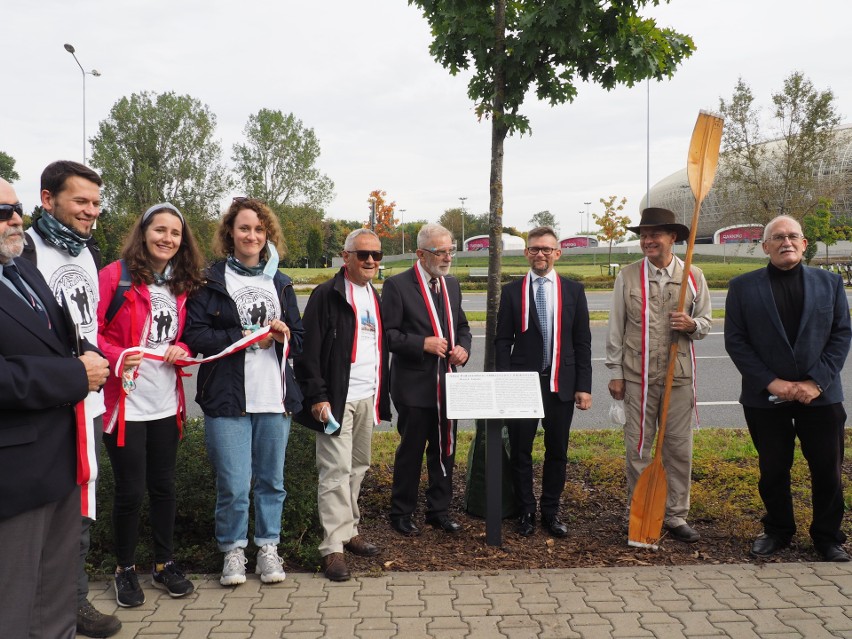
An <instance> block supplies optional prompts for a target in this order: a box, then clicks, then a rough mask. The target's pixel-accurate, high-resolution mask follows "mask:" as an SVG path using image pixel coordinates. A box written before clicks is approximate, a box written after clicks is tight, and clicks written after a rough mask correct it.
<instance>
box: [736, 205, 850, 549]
mask: <svg viewBox="0 0 852 639" xmlns="http://www.w3.org/2000/svg"><path fill="white" fill-rule="evenodd" d="M807 245H808V241H807V240H806V239H805V238H804V235H803V233H802V227H801V225H800V224H799V222H797V221H796V220H795V219H793V218H791V217H787V216H780V217H776V218H775V219H773V220H772V221H771V222H769V224H767V225H766V228H765V229H764V231H763V251H764V252H765V253H766V254H767V255H768V256H769V264H768V265H767V267H766V268H765V269H760V270H757V271H752V272H751V273H746V274H745V275H740V276H739V277H736V278H734V279H733V280H731V283H730V286H729V288H728V297H727V301H726V304H725V349H726V350H727V351H728V354H729V355H730V356H731V360H733V362H734V364H735V365H736V367H737V369H739V371H740V373H741V374H742V392H741V394H740V403H741V404H742V405H743V412H744V413H745V419H746V424H747V425H748V430H749V433H750V434H751V438H752V441H753V442H754V446H755V448H756V449H757V454H758V463H759V466H760V480H759V483H758V490H759V492H760V497H761V499H762V500H763V505H764V506H765V508H766V514H765V515H764V516H763V519H762V522H763V530H764V532H763V533H762V534H761V535H760V536H759V537H758V538H757V539H756V540H755V542H754V544H753V545H752V547H751V554H753V555H756V556H759V557H768V556H770V555H773V554H775V553H776V552H777V551H779V550H781V549H782V548H785V547H786V546H787V545H788V544H789V543H790V539H791V538H792V537H793V535H794V533H795V532H796V522H795V520H794V518H793V499H792V496H791V494H790V468H791V466H792V464H793V449H794V447H795V440H796V437H798V438H799V441H800V442H801V446H802V454H803V455H804V457H805V459H806V460H807V462H808V466H809V467H810V471H811V490H812V501H813V521H812V522H811V527H810V535H811V539H812V540H813V543H814V548H816V550H817V552H818V553H819V554H820V555H821V556H822V558H823V559H825V560H826V561H849V554H848V553H847V552H846V551H845V550H844V549H843V545H842V544H843V542H844V541H846V535H844V534H843V532H842V531H841V530H840V524H841V521H842V519H843V509H844V505H843V485H842V474H841V472H842V463H843V428H844V424H845V422H846V411H844V409H843V387H842V382H841V379H840V370H841V369H842V368H843V363H844V362H845V361H846V356H847V354H848V353H849V342H850V337H852V330H850V324H849V306H848V303H847V301H846V292H845V291H844V289H843V279H842V278H841V277H840V276H839V275H837V274H834V273H829V272H828V271H823V270H821V269H812V268H808V267H807V266H805V265H803V264H802V256H803V254H804V252H805V248H806V247H807Z"/></svg>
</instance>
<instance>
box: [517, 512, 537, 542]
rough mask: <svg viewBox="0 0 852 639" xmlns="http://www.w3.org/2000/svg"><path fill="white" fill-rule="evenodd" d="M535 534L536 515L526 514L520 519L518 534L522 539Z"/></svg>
mask: <svg viewBox="0 0 852 639" xmlns="http://www.w3.org/2000/svg"><path fill="white" fill-rule="evenodd" d="M534 532H535V515H534V514H532V513H525V514H523V515H521V516H520V517H518V534H519V535H520V536H521V537H529V536H530V535H532V534H533V533H534Z"/></svg>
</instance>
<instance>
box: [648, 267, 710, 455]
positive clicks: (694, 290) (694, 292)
mask: <svg viewBox="0 0 852 639" xmlns="http://www.w3.org/2000/svg"><path fill="white" fill-rule="evenodd" d="M674 259H675V260H677V263H678V265H680V267H681V269H682V268H683V261H682V260H681V259H680V258H679V257H678V256H677V255H675V256H674ZM649 270H650V261H649V260H648V258H647V257H646V258H645V259H644V261H643V262H642V396H641V408H640V411H639V445H638V448H637V452H638V453H639V458H640V459H642V454H643V452H644V444H645V411H646V410H647V408H648V355H649V354H648V348H649V343H650V323H651V309H650V306H649V305H648V290H649V286H650V284H649V277H648V272H649ZM687 284H688V286H689V290H690V291H692V297H693V300H694V299H696V298H697V297H698V285H697V284H696V282H695V276H694V275H693V274H692V270H690V272H689V278H688V279H687ZM678 339H679V338H678ZM689 352H690V362H691V363H692V405H693V407H694V409H695V423H696V427H697V424H698V402H697V401H696V397H697V395H696V386H695V343H694V342H693V341H692V340H689Z"/></svg>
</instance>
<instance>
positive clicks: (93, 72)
mask: <svg viewBox="0 0 852 639" xmlns="http://www.w3.org/2000/svg"><path fill="white" fill-rule="evenodd" d="M65 50H66V51H67V52H68V53H70V54H71V55H72V56H73V57H74V62H76V63H77V66H78V67H80V71H81V73H82V74H83V164H85V163H86V75H87V74H88V75H93V76H95V77H96V78H97V77H100V75H101V72H100V71H98V70H97V69H92V70H91V71H86V70H85V69H84V68H83V65H82V64H80V61H79V60H78V59H77V55H76V54H75V53H74V47H73V45H70V44H66V45H65Z"/></svg>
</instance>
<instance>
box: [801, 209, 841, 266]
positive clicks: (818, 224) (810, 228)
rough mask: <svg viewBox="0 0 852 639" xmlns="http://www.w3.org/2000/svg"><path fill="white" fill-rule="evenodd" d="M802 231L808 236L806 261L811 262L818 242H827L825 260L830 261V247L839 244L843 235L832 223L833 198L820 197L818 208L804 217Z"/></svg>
mask: <svg viewBox="0 0 852 639" xmlns="http://www.w3.org/2000/svg"><path fill="white" fill-rule="evenodd" d="M802 232H803V233H804V235H805V237H806V238H808V247H807V248H806V249H805V255H804V258H805V261H806V262H807V263H808V264H810V263H811V260H812V259H813V258H814V257H815V256H816V252H817V242H822V243H823V244H825V261H826V263H828V247H829V246H833V245H834V244H837V240H839V239H841V238H842V237H843V234H842V233H840V232H838V229H837V228H835V227H834V226H833V225H832V224H831V200H828V199H826V198H820V199H819V202H818V203H817V207H816V210H815V211H814V212H813V213H808V214H806V215H805V217H804V218H803V219H802Z"/></svg>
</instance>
